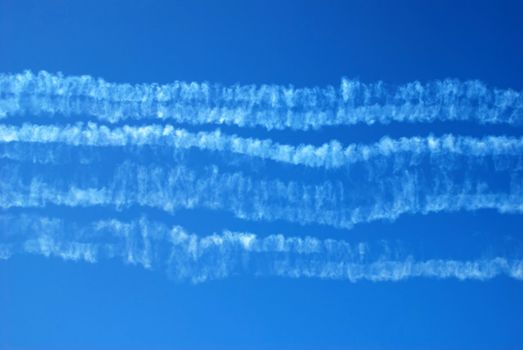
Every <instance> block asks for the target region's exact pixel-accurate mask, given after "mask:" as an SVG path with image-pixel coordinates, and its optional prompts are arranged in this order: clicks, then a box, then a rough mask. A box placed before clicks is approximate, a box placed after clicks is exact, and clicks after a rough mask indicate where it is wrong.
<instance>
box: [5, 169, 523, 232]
mask: <svg viewBox="0 0 523 350" xmlns="http://www.w3.org/2000/svg"><path fill="white" fill-rule="evenodd" d="M39 169H40V170H39V171H37V175H35V176H29V177H28V176H27V175H24V174H27V173H28V172H29V173H31V171H24V169H23V168H22V167H21V165H20V164H18V165H17V164H16V163H14V164H7V165H5V166H3V167H1V168H0V170H1V173H0V180H1V182H0V190H1V191H2V196H1V197H0V200H1V201H0V207H2V208H4V209H8V208H13V207H21V208H30V207H45V206H47V205H51V204H52V205H59V206H68V207H89V206H111V207H114V208H117V209H120V210H121V209H125V208H130V207H133V206H141V207H148V208H155V209H160V210H163V211H166V212H168V213H174V212H175V211H177V210H180V209H198V208H200V209H208V210H219V211H225V212H228V213H231V214H232V215H234V216H235V217H237V218H240V219H244V220H250V221H276V220H284V221H287V222H292V223H297V224H300V225H306V224H320V225H328V226H333V227H338V228H351V227H353V225H355V224H358V223H366V222H372V221H376V220H390V221H392V220H395V219H397V218H398V217H400V216H401V215H404V214H428V213H438V212H457V211H475V210H479V209H495V210H497V211H498V212H500V213H521V212H522V211H523V200H522V198H523V185H522V184H523V182H522V181H521V174H519V173H518V172H513V171H512V169H511V168H510V167H508V170H507V171H505V172H504V173H503V175H502V178H504V176H511V180H509V183H508V184H507V186H505V187H503V188H499V189H495V188H491V187H490V186H489V184H488V183H487V182H485V181H484V180H483V179H482V178H481V176H479V177H478V176H475V175H470V174H468V175H467V174H465V178H464V179H461V180H460V179H453V178H451V177H449V176H448V174H447V173H446V172H445V171H443V172H441V173H439V174H436V173H435V172H434V171H430V172H429V173H428V175H424V174H423V173H422V172H420V171H418V170H416V169H414V170H411V171H401V172H400V173H398V174H392V175H391V174H389V175H387V176H383V177H382V176H378V177H376V178H374V179H373V178H368V179H366V180H365V178H366V175H362V177H361V179H360V178H357V179H355V181H353V182H350V181H349V182H348V181H325V182H322V183H319V184H306V183H302V182H297V181H281V180H260V179H256V178H252V177H249V176H246V175H244V174H243V173H241V172H233V173H222V172H220V171H219V169H218V168H217V167H216V166H213V167H209V168H207V169H206V170H204V171H201V172H198V171H195V170H191V169H189V168H187V167H185V166H173V167H165V166H155V165H147V166H145V165H139V164H136V163H132V162H125V163H123V164H121V165H119V166H118V167H116V168H115V169H114V170H113V171H112V173H107V174H105V173H104V174H101V173H96V171H94V170H93V169H92V168H89V167H86V168H81V169H78V170H76V171H74V172H73V175H71V176H70V177H69V178H66V179H63V178H62V177H61V175H60V174H62V170H60V168H59V169H58V170H57V171H58V172H52V171H51V172H49V171H47V170H46V169H53V167H49V168H48V167H45V166H39ZM64 171H70V169H69V170H64ZM474 173H475V171H471V174H474ZM84 174H88V175H89V176H88V177H87V180H86V178H85V176H83V175H84ZM518 174H519V175H518Z"/></svg>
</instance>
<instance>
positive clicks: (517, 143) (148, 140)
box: [0, 123, 523, 169]
mask: <svg viewBox="0 0 523 350" xmlns="http://www.w3.org/2000/svg"><path fill="white" fill-rule="evenodd" d="M0 142H1V143H7V142H39V143H51V142H52V143H57V142H59V143H64V144H68V145H75V146H77V145H87V146H127V145H167V146H172V147H175V148H178V149H189V148H198V149H202V150H209V151H220V152H222V151H226V152H231V153H236V154H241V155H247V156H250V157H256V158H261V159H270V160H273V161H277V162H284V163H289V164H293V165H304V166H309V167H324V168H327V169H331V168H339V167H342V166H347V165H350V164H353V163H356V162H362V161H368V160H369V159H370V158H373V157H378V156H382V157H388V156H393V155H396V154H400V153H402V154H405V153H406V154H409V155H411V157H416V156H423V155H426V156H432V157H445V156H446V155H448V154H456V155H466V156H470V157H472V156H476V157H483V156H495V155H516V156H522V155H523V138H515V137H506V136H487V137H483V138H474V137H467V136H453V135H444V136H441V137H433V136H428V137H410V138H405V137H402V138H399V139H391V138H389V137H383V138H382V139H381V140H380V141H378V142H376V143H373V144H369V145H365V144H350V145H348V146H345V147H344V146H342V145H341V144H340V143H339V142H338V141H331V142H330V143H325V144H323V145H321V146H313V145H310V144H309V145H307V144H300V145H289V144H280V143H276V142H273V141H272V140H271V139H255V138H243V137H239V136H237V135H227V134H223V133H222V132H221V131H220V130H216V131H214V132H198V133H192V132H189V131H187V130H185V129H179V128H174V127H173V126H172V125H147V126H139V127H133V126H128V125H125V126H123V127H115V128H109V127H107V126H104V125H101V126H100V125H98V124H95V123H87V124H83V123H77V124H75V125H66V126H60V125H35V124H24V125H22V126H12V125H5V124H0Z"/></svg>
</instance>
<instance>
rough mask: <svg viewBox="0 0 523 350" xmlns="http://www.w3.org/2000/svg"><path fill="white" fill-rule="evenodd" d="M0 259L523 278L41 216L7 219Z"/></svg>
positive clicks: (387, 256)
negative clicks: (34, 257)
mask: <svg viewBox="0 0 523 350" xmlns="http://www.w3.org/2000/svg"><path fill="white" fill-rule="evenodd" d="M0 225H2V226H3V228H6V230H5V231H3V233H2V234H0V239H1V241H0V258H3V259H8V258H9V257H10V256H11V255H13V254H19V253H30V254H38V255H44V256H48V257H49V256H56V257H61V258H63V259H66V260H80V261H88V262H96V261H98V260H100V259H111V258H118V259H122V260H123V261H124V262H126V263H130V264H139V265H142V266H143V267H145V268H148V269H156V270H159V269H165V270H167V272H168V273H169V275H170V276H171V277H174V278H176V279H181V280H191V281H193V282H195V283H196V282H204V281H206V280H210V279H216V278H226V277H229V276H234V275H238V274H247V275H255V276H281V277H291V278H321V279H336V280H348V281H351V282H357V281H360V280H369V281H376V282H377V281H400V280H405V279H409V278H415V277H426V278H439V279H446V278H456V279H459V280H468V279H473V280H488V279H492V278H494V277H496V276H499V275H506V276H508V277H511V278H514V279H518V280H521V279H523V260H519V259H507V258H504V257H494V258H491V259H480V260H469V261H459V260H442V259H429V260H423V261H417V260H415V259H414V258H413V257H412V256H411V255H404V254H403V253H399V252H394V251H391V249H390V248H388V249H384V250H383V249H378V250H377V251H374V250H373V248H374V247H371V246H369V245H368V244H367V243H349V242H347V241H340V240H333V239H323V240H320V239H318V238H313V237H285V236H283V235H270V236H265V237H259V236H256V235H255V234H252V233H243V232H231V231H224V232H223V233H222V234H212V235H209V236H203V237H201V236H197V235H194V234H190V233H188V232H186V231H185V230H184V229H183V228H181V227H179V226H174V227H171V228H169V227H167V226H165V225H163V224H160V223H154V222H150V221H148V220H147V219H145V218H142V219H140V220H135V221H131V222H122V221H118V220H105V221H97V222H92V223H89V224H87V225H86V224H83V225H76V224H74V223H71V222H68V221H64V220H61V219H52V218H46V217H38V216H34V215H33V216H17V217H7V216H2V217H0Z"/></svg>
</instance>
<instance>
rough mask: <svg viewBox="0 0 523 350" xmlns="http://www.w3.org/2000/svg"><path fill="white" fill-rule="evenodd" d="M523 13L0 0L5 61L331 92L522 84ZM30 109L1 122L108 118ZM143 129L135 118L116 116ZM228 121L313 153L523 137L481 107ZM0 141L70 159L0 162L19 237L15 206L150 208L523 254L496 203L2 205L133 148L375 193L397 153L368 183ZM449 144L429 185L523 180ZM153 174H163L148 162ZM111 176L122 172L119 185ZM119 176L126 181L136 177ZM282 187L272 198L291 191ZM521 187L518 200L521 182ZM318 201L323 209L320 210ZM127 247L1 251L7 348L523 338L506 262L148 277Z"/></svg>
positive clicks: (106, 175) (476, 8)
mask: <svg viewBox="0 0 523 350" xmlns="http://www.w3.org/2000/svg"><path fill="white" fill-rule="evenodd" d="M522 10H523V7H522V5H521V4H520V3H519V2H517V1H513V2H509V1H496V2H493V1H439V2H430V3H429V2H419V1H394V2H390V1H361V2H349V1H345V2H344V1H339V2H336V1H327V2H324V1H316V2H313V1H303V2H297V1H288V2H280V1H263V2H262V1H259V2H251V3H246V2H240V1H238V2H235V1H220V2H212V1H192V2H189V1H187V2H168V1H155V2H154V3H153V2H145V1H133V2H124V1H106V2H102V1H91V2H89V3H87V2H86V3H82V4H80V3H75V4H72V3H69V2H65V1H48V2H45V3H42V2H39V1H8V0H4V1H0V72H2V73H8V74H16V73H20V72H23V71H24V70H31V71H33V72H38V71H40V70H46V71H48V72H50V73H52V74H54V73H57V72H62V73H63V74H64V75H65V76H76V75H82V74H88V75H90V76H94V77H102V78H103V79H105V80H106V81H109V82H114V83H133V84H134V83H160V84H168V83H171V82H173V81H175V80H179V81H188V82H192V81H196V82H210V83H219V84H222V85H224V86H228V85H232V84H236V83H238V84H256V85H261V84H277V85H284V86H289V85H290V84H292V85H293V86H294V87H296V88H302V87H314V86H319V87H326V86H329V85H331V86H333V87H334V88H338V87H339V86H340V83H341V81H342V78H343V77H346V78H348V79H351V80H354V79H357V80H359V81H361V82H363V83H369V84H372V83H374V82H376V81H379V80H381V81H384V82H386V83H389V84H392V85H394V86H396V85H402V84H407V83H409V82H412V81H415V80H418V81H420V82H421V83H427V82H430V81H434V80H441V79H446V78H453V79H459V80H460V81H466V80H470V79H472V80H479V81H481V82H483V83H484V84H486V86H488V88H489V89H493V88H499V89H513V90H515V91H521V90H522V89H523V73H522V70H521V67H520V65H521V64H520V63H521V62H522V61H523V48H521V45H518V44H519V43H520V42H521V37H522V36H523V24H521V21H520V14H521V11H522ZM37 114H38V113H33V114H32V113H26V114H23V115H19V116H9V117H8V118H6V119H4V120H1V122H2V123H4V124H10V125H14V126H16V127H18V126H20V125H21V124H22V123H24V122H31V123H35V124H46V123H47V124H65V123H70V122H71V123H74V122H76V121H77V120H81V121H88V120H89V121H95V122H97V123H99V124H100V125H104V124H106V125H109V123H105V122H104V120H98V119H96V118H95V117H94V116H91V115H89V113H86V114H82V115H77V116H73V117H72V119H71V121H69V120H68V119H67V118H70V117H71V116H69V115H65V116H64V115H57V116H51V115H47V114H45V113H42V115H37ZM156 122H158V121H156ZM169 122H170V123H171V124H172V123H174V122H173V121H169ZM147 123H148V121H146V122H142V121H140V120H131V121H128V122H121V123H116V125H109V126H110V127H118V126H122V125H123V124H130V125H132V126H136V127H139V126H141V125H144V124H147ZM174 126H175V127H180V128H184V129H186V130H187V131H188V132H192V133H197V132H200V131H208V132H212V131H214V130H215V129H216V127H217V126H216V125H212V124H211V125H193V124H191V123H182V124H180V125H177V124H174ZM220 130H221V132H222V133H223V134H225V135H230V134H236V135H238V136H239V137H242V138H259V139H271V140H272V141H273V142H277V143H280V144H292V145H297V144H300V143H301V144H312V145H314V146H318V147H319V146H321V145H322V144H323V143H325V142H330V141H331V140H333V139H336V140H337V141H339V142H340V143H341V144H342V145H349V144H372V143H375V142H378V141H379V140H380V139H381V138H382V137H384V136H389V137H391V138H393V139H397V138H400V137H414V136H419V137H428V136H429V135H433V136H434V137H436V138H437V137H442V136H444V135H446V134H453V135H462V136H470V137H474V138H481V137H484V136H487V135H493V136H508V137H513V138H514V139H519V138H520V137H521V136H523V135H522V129H521V126H518V125H507V124H503V123H501V124H492V125H482V124H480V123H477V122H474V121H461V122H448V121H436V122H433V123H391V124H376V125H372V126H368V125H364V124H356V125H339V126H336V127H323V128H321V129H319V130H317V131H299V130H289V129H285V130H267V129H264V128H262V127H252V128H251V127H239V126H235V125H221V126H220ZM2 147H3V148H2V151H6V150H11V151H12V154H17V155H18V156H19V157H22V155H25V156H27V157H31V159H33V158H35V159H36V158H38V157H44V156H45V154H51V153H52V154H53V155H55V157H56V158H57V159H59V162H58V164H54V165H52V166H48V165H41V164H36V163H33V162H31V161H28V159H29V158H26V160H25V161H16V160H12V159H11V160H9V159H6V158H2V159H0V162H1V166H2V167H1V169H2V175H0V176H1V177H2V181H3V183H4V185H3V187H1V188H2V190H3V191H5V192H3V193H0V197H1V198H2V203H3V204H2V209H1V210H2V212H1V214H2V216H3V217H4V216H6V217H9V218H14V219H13V220H11V221H9V220H6V221H2V225H1V226H0V229H1V230H2V231H3V232H2V235H1V236H0V237H8V236H9V234H13V233H14V234H20V235H24V234H25V233H26V232H24V228H23V227H22V226H23V225H22V226H21V225H20V224H19V223H18V224H17V221H16V219H17V218H20V217H22V216H23V215H33V216H34V217H41V216H46V217H53V218H57V219H60V220H64V221H67V222H74V223H75V224H76V226H75V228H80V229H81V228H85V229H86V230H88V228H89V223H92V222H93V221H96V220H110V219H116V220H120V221H122V222H130V221H132V220H139V219H140V218H144V217H145V218H147V220H150V222H151V223H152V224H151V225H152V226H155V225H156V226H157V227H159V225H166V226H168V227H170V226H173V225H179V226H181V227H183V228H184V229H185V230H187V232H189V233H193V234H197V235H201V236H208V235H211V234H212V233H215V232H216V233H221V232H222V231H223V230H232V231H235V232H249V233H254V234H256V235H258V236H259V237H265V236H268V235H272V234H284V235H285V236H288V237H291V236H297V237H302V238H303V237H305V236H312V237H316V238H318V239H336V240H344V241H347V242H349V243H351V244H357V242H370V243H369V244H370V246H371V251H372V252H374V250H373V249H376V251H378V252H380V249H381V248H372V247H382V245H380V244H382V242H383V241H387V242H389V243H387V244H389V245H390V247H393V248H394V249H397V251H398V252H400V253H401V254H410V253H412V252H413V254H414V256H415V258H417V259H421V260H423V259H432V258H436V259H458V260H471V259H472V260H473V259H482V258H485V259H488V258H490V257H492V256H498V255H500V254H501V255H503V256H506V257H515V258H521V252H522V247H523V246H522V245H521V242H522V239H521V227H522V224H523V221H522V216H521V214H516V213H499V212H498V211H497V210H494V209H480V210H455V211H450V212H444V211H443V212H434V213H429V214H427V215H421V214H419V213H415V212H413V213H407V214H404V215H400V216H399V217H398V218H397V219H396V220H393V221H390V220H376V221H370V222H363V223H360V224H356V225H355V226H354V227H353V228H351V229H347V228H345V227H336V225H330V224H329V221H328V220H327V222H326V224H325V222H324V224H321V223H318V221H319V219H314V220H312V222H309V223H304V222H300V221H302V220H299V219H298V220H286V217H285V216H282V217H281V218H279V219H278V218H277V215H278V211H274V212H275V214H274V215H275V217H276V219H274V220H272V219H271V220H269V219H266V220H265V219H264V220H253V219H252V217H251V218H250V219H249V217H246V218H242V217H241V215H239V214H238V211H236V212H235V211H234V207H233V206H232V205H231V206H228V203H229V202H232V201H233V200H234V199H235V198H236V197H235V193H236V192H234V191H232V190H231V191H230V192H225V194H222V196H223V197H221V198H222V202H221V203H222V206H221V207H220V208H218V209H217V210H214V209H213V208H211V207H210V206H209V205H207V206H205V205H202V206H201V207H197V208H194V209H192V208H183V206H182V208H179V209H177V210H175V211H169V210H162V208H159V207H158V206H156V207H155V206H154V205H149V206H148V205H138V204H136V203H131V204H130V205H128V206H123V207H122V208H117V207H116V206H115V205H113V204H114V203H108V204H105V205H84V206H82V205H80V206H75V205H67V204H66V205H63V204H60V203H52V201H51V203H46V204H45V205H35V206H33V207H31V208H26V207H24V206H16V205H15V206H11V205H7V204H5V203H9V201H10V200H12V197H9V196H10V195H12V194H9V193H8V191H7V190H5V189H7V188H10V187H9V186H11V185H12V186H15V187H13V188H16V181H13V182H9V181H7V180H6V179H15V180H20V179H21V181H30V179H31V178H32V177H34V176H36V175H39V176H44V177H46V179H47V180H48V181H49V182H50V183H52V184H54V185H55V186H56V187H59V188H66V187H67V185H68V184H69V183H70V182H72V181H73V180H74V182H75V183H77V184H84V185H89V186H91V185H92V186H95V187H96V186H103V185H107V184H108V183H110V181H111V177H112V176H114V174H115V172H117V171H120V174H122V173H123V174H125V173H126V172H127V174H128V176H129V178H132V177H133V174H134V173H133V172H132V171H131V170H132V169H134V168H132V167H131V170H129V169H128V168H125V167H120V168H116V169H115V167H116V166H117V165H118V164H120V165H121V163H122V162H123V161H127V162H131V163H132V162H136V163H138V164H139V165H142V166H144V167H147V166H149V167H156V168H161V169H169V168H172V167H174V166H185V167H187V169H194V171H196V172H197V173H198V174H200V175H201V174H202V173H205V171H207V170H205V169H206V166H207V165H209V164H217V165H218V167H219V169H220V170H219V171H221V172H223V173H226V174H231V173H242V174H243V176H246V177H250V178H252V179H259V180H266V181H272V180H275V179H279V180H281V181H301V182H304V183H309V184H318V183H324V182H326V181H334V182H336V181H338V182H341V183H342V184H343V186H346V188H347V189H348V190H347V191H348V192H347V193H351V194H353V195H354V196H355V197H356V198H359V199H361V200H362V201H363V202H365V200H369V201H372V198H374V197H373V196H378V195H376V194H374V192H373V191H374V190H375V188H376V186H377V184H378V183H379V181H380V180H386V176H385V177H383V176H384V175H383V173H380V171H384V172H385V174H386V171H387V170H386V169H389V168H385V170H383V169H382V168H380V166H382V165H383V164H388V163H387V160H386V159H385V160H383V159H381V158H380V159H381V161H382V163H380V161H376V163H375V164H374V163H373V164H374V166H375V167H376V169H378V170H376V171H377V173H376V174H377V175H376V179H374V180H373V179H370V178H366V177H365V176H362V175H361V174H366V173H365V171H366V169H367V168H365V167H364V166H365V164H363V165H361V167H362V168H357V167H356V168H354V169H355V170H354V171H351V172H349V171H348V170H347V169H345V168H343V167H342V168H341V169H337V170H336V169H335V170H333V171H331V170H325V169H323V168H321V167H320V168H309V167H305V166H299V165H298V166H295V165H290V164H285V163H281V162H276V161H274V160H270V159H269V160H260V159H256V158H254V159H251V158H250V157H248V156H245V155H243V156H242V155H237V154H236V155H235V154H232V155H231V154H229V153H228V152H209V151H205V150H198V149H191V150H188V151H187V150H186V151H184V150H181V151H175V150H173V149H172V148H171V147H169V146H164V147H149V146H143V147H132V146H125V147H114V146H103V147H90V146H86V145H84V146H78V147H76V146H75V147H71V146H67V145H64V146H60V145H59V146H58V147H57V148H52V147H53V146H52V144H51V145H47V144H45V145H42V146H41V147H40V145H39V144H37V145H36V146H35V145H33V146H31V145H30V144H29V145H27V144H25V145H24V144H22V145H20V146H15V147H14V148H8V147H11V146H9V145H7V146H6V145H5V144H2ZM16 147H20V148H16ZM24 147H25V148H24ZM60 147H61V148H60ZM46 152H48V153H46ZM28 155H29V156H28ZM444 157H445V155H444V156H443V158H434V159H433V162H434V163H431V162H430V161H426V160H424V161H421V162H420V163H419V164H417V165H418V167H416V166H414V167H412V169H410V171H411V172H412V174H414V173H415V174H418V176H419V179H420V180H419V181H421V183H422V184H424V185H426V186H427V187H426V189H427V191H428V190H429V189H430V190H432V188H429V186H433V185H434V183H435V181H436V179H442V178H443V177H444V175H445V174H447V175H449V174H450V175H449V176H451V177H453V178H455V179H457V180H456V183H457V186H458V188H459V187H460V186H464V183H465V182H466V181H464V180H463V179H467V178H469V179H472V180H473V181H472V180H471V181H472V182H473V183H474V184H476V185H477V184H478V183H480V184H481V183H485V184H487V185H488V186H490V188H493V189H496V190H500V191H504V190H506V188H507V186H508V184H509V182H510V179H512V181H513V182H516V183H515V185H518V184H519V183H517V182H518V180H519V179H521V168H517V166H521V153H517V152H516V153H515V154H513V155H512V156H507V157H500V158H496V159H495V160H492V161H490V160H488V161H485V162H481V161H477V162H475V160H474V159H475V158H473V157H470V159H469V157H468V155H467V154H465V155H462V156H457V157H455V158H449V159H447V160H446V159H445V158H444ZM60 159H61V160H60ZM64 159H65V161H64ZM400 160H401V159H400ZM82 161H83V163H84V164H79V163H82ZM434 164H436V165H434ZM445 165H447V166H448V167H451V166H453V168H452V169H453V172H449V173H445V172H444V173H442V174H443V175H442V174H440V173H438V171H439V170H438V169H439V168H437V167H441V168H444V167H445ZM435 166H437V167H436V168H435ZM351 169H352V168H351ZM380 169H381V170H380ZM148 171H149V173H148V174H149V177H152V176H153V175H151V174H152V171H151V168H149V170H148ZM360 172H361V173H360ZM146 173H147V171H146ZM91 174H94V175H92V177H91ZM409 174H411V173H409ZM438 174H439V175H438ZM358 176H359V177H358ZM438 176H439V177H438ZM408 177H409V178H411V177H410V175H409V176H408ZM71 179H72V180H71ZM462 180H463V181H462ZM129 181H131V180H129ZM373 181H374V182H373ZM424 181H425V182H424ZM460 181H461V182H460ZM474 181H476V182H474ZM115 182H116V183H119V184H120V185H121V183H122V180H121V178H117V179H116V180H115ZM6 183H8V184H9V186H8V185H5V184H6ZM122 186H123V185H122ZM123 188H124V191H123V192H124V193H125V189H127V188H126V187H123ZM232 188H234V186H232ZM12 192H16V191H15V190H13V191H12ZM427 193H428V192H427ZM273 194H274V193H273ZM246 195H247V197H248V196H249V192H247V194H246ZM418 195H419V196H420V197H423V196H424V195H426V193H425V192H421V193H419V194H418ZM202 196H203V195H202ZM237 197H239V195H238V196H237ZM284 197H285V196H284V194H282V195H281V198H283V199H281V198H280V197H276V196H275V197H274V198H280V199H279V200H280V201H282V202H283V203H284V204H285V198H284ZM368 198H370V199H368ZM236 199H237V198H236ZM512 200H515V201H516V203H521V192H519V194H518V193H516V194H515V195H513V197H512ZM167 201H170V197H168V198H167ZM250 202H254V199H252V200H250V198H243V199H242V198H240V203H246V204H245V206H243V207H242V208H243V209H244V210H246V211H247V213H248V210H249V207H248V204H249V203H250ZM278 203H280V202H278ZM295 203H298V204H297V205H296V204H295ZM343 203H345V202H343ZM351 203H352V202H351ZM359 203H360V202H358V201H356V202H355V204H354V205H359ZM269 204H271V203H269ZM269 204H267V205H269ZM284 204H282V205H284ZM293 205H296V206H297V207H299V202H294V204H293V203H291V204H289V205H288V206H287V207H288V208H291V209H292V207H293ZM231 208H232V209H231ZM269 209H270V207H269ZM269 209H268V210H269ZM291 209H288V210H291ZM331 209H332V208H331ZM334 209H343V207H338V208H336V206H334ZM269 211H270V210H269ZM316 215H317V216H316V217H322V213H321V212H317V213H316ZM247 216H248V215H247ZM3 217H2V218H3ZM332 222H334V221H330V223H332ZM68 227H72V226H68ZM80 231H81V230H80ZM71 232H75V233H74V234H78V235H79V233H77V232H79V231H75V230H73V229H69V230H65V231H64V232H63V234H64V235H65V237H70V235H73V233H71ZM2 239H4V238H2ZM93 239H94V238H93ZM96 239H98V238H96ZM400 253H398V254H400ZM121 260H122V259H100V261H98V262H96V263H86V262H81V261H78V262H74V261H64V260H62V259H59V258H56V257H54V258H53V257H49V258H46V257H43V256H41V255H32V254H15V255H14V256H12V257H11V258H9V259H7V260H1V261H0V349H70V348H75V349H84V348H85V349H113V348H129V349H150V348H153V349H154V348H157V349H177V348H180V349H217V348H218V349H220V348H224V349H225V348H227V349H230V348H233V349H234V348H237V349H266V348H273V349H289V348H290V349H292V348H296V349H308V348H310V349H313V348H318V347H321V348H329V349H342V348H343V349H345V348H356V349H378V348H379V349H381V348H401V349H418V348H428V349H431V348H432V349H440V348H451V349H452V348H456V349H457V348H459V349H463V348H473V349H482V348H484V349H491V348H503V349H511V348H513V349H517V348H520V347H521V346H522V343H523V336H522V334H521V332H520V326H519V325H520V324H521V323H522V321H523V302H522V300H521V297H520V296H521V295H522V292H523V283H522V282H521V280H517V279H512V278H509V277H507V276H498V277H496V278H493V279H489V280H486V281H476V280H466V281H459V280H456V279H452V278H451V279H435V278H412V279H406V280H402V281H397V282H390V281H389V282H372V281H358V282H356V283H352V282H350V281H348V280H329V279H317V278H312V279H308V278H285V277H275V276H261V277H255V276H253V275H252V274H249V273H242V274H239V275H234V276H230V277H229V278H218V279H213V280H210V281H206V282H204V283H199V284H194V283H192V282H191V281H190V280H181V281H180V280H177V279H176V278H173V271H170V272H169V271H167V273H166V271H165V269H163V268H160V267H155V268H153V269H152V271H151V270H147V269H144V268H143V267H142V266H135V265H132V264H129V263H122V261H121ZM264 261H265V260H263V259H262V260H261V263H263V262H264ZM255 262H256V261H255ZM174 275H176V273H174Z"/></svg>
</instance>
